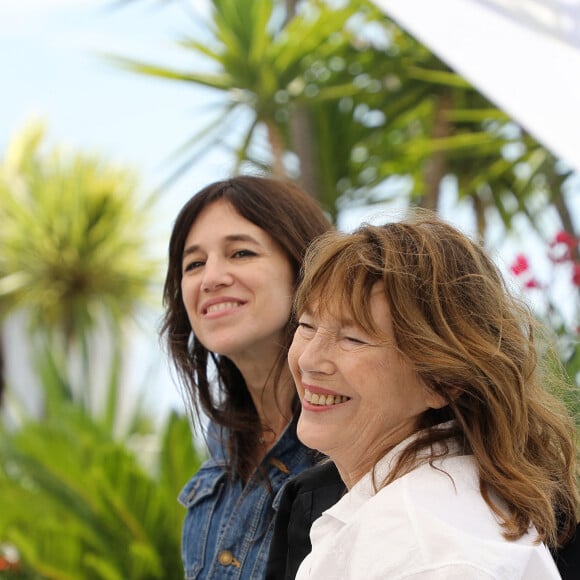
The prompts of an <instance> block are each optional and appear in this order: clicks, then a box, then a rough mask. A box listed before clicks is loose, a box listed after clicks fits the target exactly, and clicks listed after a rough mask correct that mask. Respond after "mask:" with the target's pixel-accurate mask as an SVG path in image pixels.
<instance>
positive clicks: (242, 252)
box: [232, 250, 256, 258]
mask: <svg viewBox="0 0 580 580" xmlns="http://www.w3.org/2000/svg"><path fill="white" fill-rule="evenodd" d="M255 255H256V252H252V250H237V251H236V252H234V253H233V254H232V258H249V257H251V256H255Z"/></svg>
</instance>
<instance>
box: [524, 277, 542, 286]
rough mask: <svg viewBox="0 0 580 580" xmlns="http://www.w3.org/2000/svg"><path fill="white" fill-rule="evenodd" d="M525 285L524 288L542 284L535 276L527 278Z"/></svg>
mask: <svg viewBox="0 0 580 580" xmlns="http://www.w3.org/2000/svg"><path fill="white" fill-rule="evenodd" d="M525 286H526V288H541V287H542V285H541V284H540V283H539V282H538V281H537V280H536V279H535V278H530V279H529V280H527V281H526V284H525Z"/></svg>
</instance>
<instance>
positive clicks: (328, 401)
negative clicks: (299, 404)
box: [304, 389, 350, 407]
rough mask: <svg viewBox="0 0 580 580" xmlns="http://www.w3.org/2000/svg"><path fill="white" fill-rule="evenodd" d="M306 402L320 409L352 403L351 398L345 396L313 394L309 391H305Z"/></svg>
mask: <svg viewBox="0 0 580 580" xmlns="http://www.w3.org/2000/svg"><path fill="white" fill-rule="evenodd" d="M304 400H305V401H306V402H307V403H310V404H311V405H317V406H320V407H330V406H332V405H340V404H341V403H346V402H347V401H350V397H345V396H344V395H330V394H328V395H324V394H322V393H320V394H319V393H312V392H310V391H309V390H308V389H304Z"/></svg>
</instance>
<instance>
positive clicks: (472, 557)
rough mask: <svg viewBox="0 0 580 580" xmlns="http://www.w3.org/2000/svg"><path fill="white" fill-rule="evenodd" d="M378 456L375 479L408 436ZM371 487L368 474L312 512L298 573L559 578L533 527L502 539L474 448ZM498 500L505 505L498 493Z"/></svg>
mask: <svg viewBox="0 0 580 580" xmlns="http://www.w3.org/2000/svg"><path fill="white" fill-rule="evenodd" d="M408 441H409V439H408V440H406V441H403V442H402V443H401V444H399V445H398V446H397V447H395V449H393V450H392V451H391V452H390V453H389V454H388V455H387V456H385V457H384V458H383V459H382V460H381V461H380V462H379V464H378V466H377V470H376V474H377V478H376V481H377V482H379V483H380V482H381V481H382V479H383V478H384V476H385V475H386V474H387V473H388V471H389V465H390V464H391V462H392V461H393V459H394V458H395V457H396V455H397V454H398V453H399V452H400V451H401V449H402V448H403V447H404V446H405V445H406V444H407V443H408ZM434 465H436V466H437V467H438V468H440V469H442V470H444V472H445V473H443V472H442V471H439V470H437V469H435V468H434V467H431V466H430V465H429V464H426V465H422V466H420V467H418V468H416V469H415V470H413V471H412V472H410V473H408V474H406V475H404V476H402V477H401V478H399V479H397V480H395V481H394V482H393V483H391V484H389V485H388V486H386V487H385V488H383V489H381V490H380V491H379V492H378V493H375V492H374V491H373V486H372V479H371V474H370V473H368V474H367V475H366V476H365V477H363V479H361V480H360V481H359V482H358V483H357V484H356V485H355V486H354V487H353V488H352V489H351V490H350V491H349V493H347V494H346V495H345V496H344V497H343V498H342V499H341V500H340V501H339V502H338V503H336V504H335V505H334V506H333V507H331V508H330V509H329V510H327V511H325V512H324V513H323V514H322V516H321V517H320V518H319V519H318V520H316V521H315V522H314V524H313V526H312V529H311V531H310V537H311V540H312V552H311V553H310V554H309V555H308V556H307V557H306V559H305V560H304V561H303V562H302V564H301V566H300V568H299V570H298V573H297V575H296V580H307V579H315V580H378V579H381V580H382V579H389V580H399V579H403V578H409V579H413V580H426V579H429V580H491V579H494V580H511V579H514V580H515V579H518V580H551V579H553V578H560V575H559V573H558V569H557V568H556V565H555V563H554V560H553V559H552V556H551V555H550V553H549V551H548V549H547V548H546V547H545V546H544V544H534V540H535V538H536V536H537V534H536V531H535V529H534V528H531V529H530V530H529V532H528V533H527V534H525V535H524V536H523V537H521V538H520V539H519V540H517V541H514V542H510V541H507V540H506V539H505V538H504V537H503V536H502V534H501V532H502V529H501V527H500V524H499V519H498V518H497V516H496V515H495V514H494V513H493V512H492V510H491V509H490V508H489V506H488V505H487V504H486V503H485V501H484V500H483V498H482V497H481V494H480V492H479V481H478V476H477V467H476V465H475V462H474V460H473V457H472V456H466V455H463V456H458V455H454V456H447V457H446V458H444V459H442V460H437V461H436V462H435V463H434ZM494 501H496V503H497V505H500V506H501V505H502V503H501V502H500V501H499V500H497V499H496V500H494Z"/></svg>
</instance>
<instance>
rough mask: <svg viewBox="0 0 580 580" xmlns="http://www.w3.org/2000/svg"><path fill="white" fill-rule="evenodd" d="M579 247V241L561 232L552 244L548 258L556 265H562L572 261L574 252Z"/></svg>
mask: <svg viewBox="0 0 580 580" xmlns="http://www.w3.org/2000/svg"><path fill="white" fill-rule="evenodd" d="M577 245H578V240H577V239H576V238H575V237H574V236H573V235H571V234H569V233H568V232H566V231H564V230H561V231H559V232H558V233H557V234H556V235H555V236H554V239H553V240H552V241H551V242H550V251H549V252H548V256H549V258H550V260H551V261H552V262H554V264H562V263H563V262H569V261H570V260H571V259H572V252H573V250H574V249H575V248H576V246H577Z"/></svg>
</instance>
